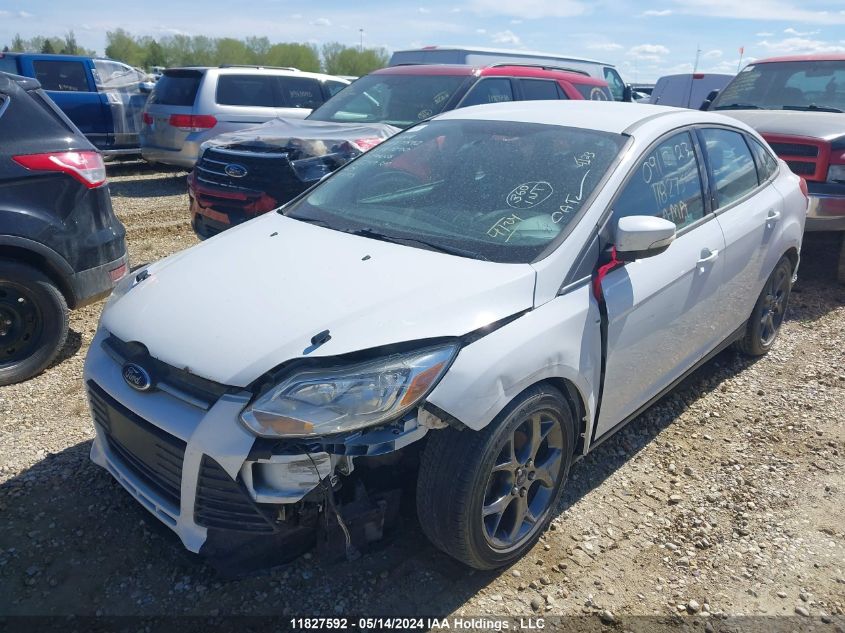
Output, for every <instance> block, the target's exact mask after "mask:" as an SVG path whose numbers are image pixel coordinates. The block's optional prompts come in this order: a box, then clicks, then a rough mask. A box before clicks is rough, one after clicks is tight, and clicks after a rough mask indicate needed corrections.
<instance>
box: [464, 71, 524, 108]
mask: <svg viewBox="0 0 845 633" xmlns="http://www.w3.org/2000/svg"><path fill="white" fill-rule="evenodd" d="M505 101H513V88H512V87H511V80H510V79H508V78H507V77H495V78H492V79H482V80H481V81H479V82H478V83H477V84H475V86H473V87H472V90H470V92H469V94H468V95H467V96H466V97H465V98H464V100H463V101H462V102H461V107H466V106H474V105H482V104H484V103H503V102H505Z"/></svg>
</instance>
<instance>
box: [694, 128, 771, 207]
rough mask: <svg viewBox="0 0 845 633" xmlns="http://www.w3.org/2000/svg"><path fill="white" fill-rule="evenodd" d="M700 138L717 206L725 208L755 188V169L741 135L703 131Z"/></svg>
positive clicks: (717, 130)
mask: <svg viewBox="0 0 845 633" xmlns="http://www.w3.org/2000/svg"><path fill="white" fill-rule="evenodd" d="M701 135H702V136H703V137H704V144H705V147H706V150H707V158H708V160H709V161H710V172H711V173H712V174H713V183H714V185H715V188H716V193H717V196H718V206H719V207H724V206H727V205H729V204H730V203H731V202H733V201H734V200H738V199H739V198H741V197H742V196H744V195H745V194H747V193H748V192H749V191H752V190H753V189H756V188H757V184H758V183H757V168H756V167H755V165H754V159H753V158H752V157H751V150H749V149H748V145H747V144H746V143H745V138H744V137H743V135H742V134H740V133H739V132H732V131H730V130H722V129H707V130H702V131H701Z"/></svg>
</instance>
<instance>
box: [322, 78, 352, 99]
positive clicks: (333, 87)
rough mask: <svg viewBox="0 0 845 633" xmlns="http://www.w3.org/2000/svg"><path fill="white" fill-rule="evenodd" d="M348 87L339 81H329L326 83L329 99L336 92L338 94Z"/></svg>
mask: <svg viewBox="0 0 845 633" xmlns="http://www.w3.org/2000/svg"><path fill="white" fill-rule="evenodd" d="M348 85H349V84H345V83H343V82H341V81H331V80H329V81H327V82H326V88H328V89H329V96H330V97H333V96H335V95H336V94H337V93H338V92H340V91H341V90H343V89H344V88H346V86H348Z"/></svg>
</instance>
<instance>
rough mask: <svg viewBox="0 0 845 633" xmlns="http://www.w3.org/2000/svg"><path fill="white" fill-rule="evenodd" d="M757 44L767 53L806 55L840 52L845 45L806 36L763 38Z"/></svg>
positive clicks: (844, 49)
mask: <svg viewBox="0 0 845 633" xmlns="http://www.w3.org/2000/svg"><path fill="white" fill-rule="evenodd" d="M757 46H759V47H760V48H762V49H764V50H765V51H766V53H767V54H775V53H776V54H781V55H783V54H791V55H806V54H812V53H842V52H845V45H843V44H842V43H840V44H837V43H834V42H826V41H824V40H814V39H809V38H806V37H787V38H786V39H783V40H774V41H770V40H763V41H761V42H757Z"/></svg>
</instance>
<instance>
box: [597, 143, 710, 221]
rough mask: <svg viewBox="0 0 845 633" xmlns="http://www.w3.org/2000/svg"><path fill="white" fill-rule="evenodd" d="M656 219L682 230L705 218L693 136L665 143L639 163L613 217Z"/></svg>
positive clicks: (614, 206) (660, 144)
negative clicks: (650, 216) (652, 217)
mask: <svg viewBox="0 0 845 633" xmlns="http://www.w3.org/2000/svg"><path fill="white" fill-rule="evenodd" d="M628 215H656V216H658V217H661V218H666V219H667V220H671V221H672V222H674V223H675V226H677V227H678V228H679V229H681V228H683V227H685V226H687V225H689V224H692V223H693V222H695V221H696V220H699V219H701V218H703V217H704V196H703V194H702V191H701V176H700V174H699V170H698V160H697V159H696V157H695V150H694V146H693V143H692V138H691V137H690V134H689V132H681V133H680V134H675V135H674V136H671V137H669V138H668V139H666V140H664V141H661V142H660V143H659V144H658V145H657V147H656V148H654V149H653V150H651V151H650V152H649V153H648V154H646V155H645V157H643V158H642V159H640V161H639V162H638V163H637V167H636V169H635V171H634V173H633V174H632V175H631V178H630V180H629V181H628V184H627V185H626V186H625V189H624V190H623V191H622V194H621V195H620V196H619V198H618V200H617V201H616V203H615V204H614V205H613V216H614V218H615V219H617V220H618V219H619V218H622V217H625V216H628Z"/></svg>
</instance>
